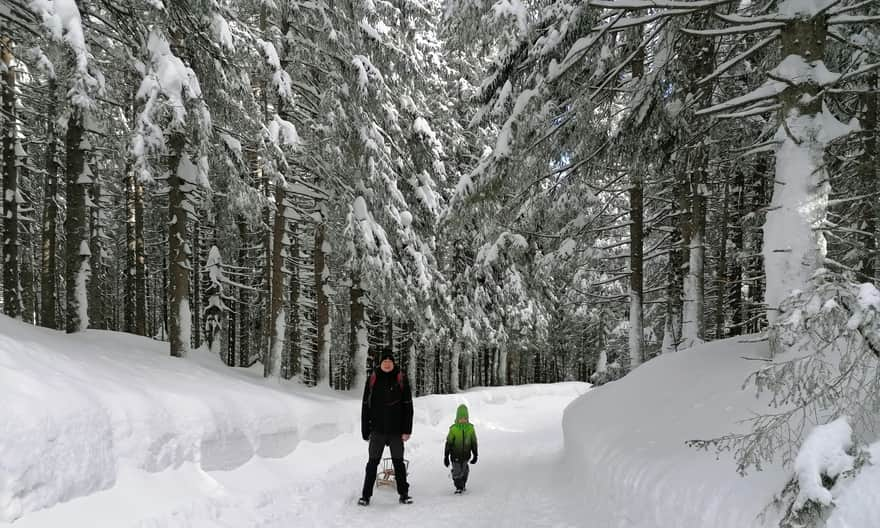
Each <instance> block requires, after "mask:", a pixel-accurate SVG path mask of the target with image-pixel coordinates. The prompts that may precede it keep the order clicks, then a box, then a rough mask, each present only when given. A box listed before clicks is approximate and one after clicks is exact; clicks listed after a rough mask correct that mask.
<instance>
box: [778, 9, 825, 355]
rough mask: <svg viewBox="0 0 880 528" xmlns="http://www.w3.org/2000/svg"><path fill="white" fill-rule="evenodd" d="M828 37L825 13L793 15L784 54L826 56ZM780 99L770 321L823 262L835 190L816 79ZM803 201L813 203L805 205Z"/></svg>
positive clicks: (785, 56)
mask: <svg viewBox="0 0 880 528" xmlns="http://www.w3.org/2000/svg"><path fill="white" fill-rule="evenodd" d="M826 37H827V16H826V15H819V16H813V17H811V18H808V19H800V18H798V19H795V20H793V21H791V22H789V23H788V24H787V26H786V27H785V28H783V29H782V31H781V39H782V54H781V56H782V57H783V60H791V59H792V58H794V57H798V58H802V60H805V61H817V60H822V59H823V58H824V56H825V41H826ZM781 99H782V110H781V113H780V115H779V120H780V125H779V129H778V132H777V136H778V137H781V138H782V141H781V143H780V144H779V146H778V147H777V150H776V178H775V182H776V185H775V187H774V188H773V198H772V200H771V202H770V208H769V210H768V212H767V217H766V220H765V222H764V247H763V254H764V268H765V270H766V277H767V281H766V289H765V292H764V299H765V302H766V305H767V319H768V320H769V321H770V322H771V323H773V322H774V321H775V320H776V318H777V317H778V315H779V313H780V312H779V310H780V303H781V302H782V301H783V300H784V299H785V298H786V297H787V296H788V295H789V294H790V293H791V292H792V291H793V290H803V289H805V287H806V286H807V283H808V282H809V280H810V277H812V275H813V272H814V271H815V270H817V269H818V268H819V267H821V266H822V263H823V260H824V257H825V237H824V235H823V233H822V232H821V231H819V230H818V229H817V228H818V227H820V226H821V225H822V224H823V223H824V221H825V217H826V211H827V201H828V195H829V193H830V190H831V189H830V185H829V184H828V175H827V172H826V170H825V168H824V167H825V163H824V156H825V142H826V141H827V140H825V139H823V138H820V137H819V132H820V130H819V129H820V127H822V126H824V125H822V124H818V123H817V120H816V119H815V118H816V117H817V115H819V114H821V112H822V102H823V95H822V92H821V88H820V87H819V86H818V85H817V84H815V83H808V82H802V83H799V84H794V83H791V84H789V85H788V86H787V88H786V89H785V91H784V92H783V93H782V95H781ZM805 203H809V204H811V206H810V207H808V208H805V207H803V205H802V204H805ZM771 344H772V340H771Z"/></svg>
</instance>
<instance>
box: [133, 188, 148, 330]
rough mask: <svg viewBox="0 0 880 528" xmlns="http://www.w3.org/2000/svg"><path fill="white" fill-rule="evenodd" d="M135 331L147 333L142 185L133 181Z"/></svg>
mask: <svg viewBox="0 0 880 528" xmlns="http://www.w3.org/2000/svg"><path fill="white" fill-rule="evenodd" d="M134 237H135V240H134V244H135V246H134V254H135V272H134V281H135V308H134V321H135V333H137V335H141V336H145V335H147V257H146V248H145V247H144V186H143V185H142V184H141V183H140V182H138V181H137V180H135V182H134Z"/></svg>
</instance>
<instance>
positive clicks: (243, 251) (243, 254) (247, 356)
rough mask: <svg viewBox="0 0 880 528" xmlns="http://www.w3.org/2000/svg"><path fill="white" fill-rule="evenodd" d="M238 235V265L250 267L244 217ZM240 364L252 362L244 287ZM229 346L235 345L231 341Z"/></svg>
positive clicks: (240, 310) (241, 294)
mask: <svg viewBox="0 0 880 528" xmlns="http://www.w3.org/2000/svg"><path fill="white" fill-rule="evenodd" d="M237 223H238V237H239V241H240V243H241V245H240V246H239V248H238V265H239V266H240V267H242V268H250V265H251V262H250V260H249V258H248V248H247V244H248V231H247V223H246V222H245V220H244V218H239V219H238V222H237ZM238 300H239V302H238V366H240V367H248V366H250V362H251V347H250V339H248V335H249V332H250V319H251V318H250V315H251V314H250V310H251V306H250V294H249V292H248V290H247V289H244V288H242V290H241V291H240V292H239V294H238ZM229 346H233V343H230V344H229Z"/></svg>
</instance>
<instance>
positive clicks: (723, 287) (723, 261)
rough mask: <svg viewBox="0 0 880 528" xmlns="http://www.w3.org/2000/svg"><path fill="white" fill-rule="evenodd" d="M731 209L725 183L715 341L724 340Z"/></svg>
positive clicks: (717, 274)
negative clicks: (728, 225)
mask: <svg viewBox="0 0 880 528" xmlns="http://www.w3.org/2000/svg"><path fill="white" fill-rule="evenodd" d="M729 209H730V185H729V183H728V182H725V183H724V203H723V204H722V206H721V237H720V238H721V247H720V248H719V251H718V265H717V267H716V272H715V273H716V275H715V280H716V292H717V293H716V295H717V298H716V300H715V339H724V338H725V337H726V336H725V329H724V314H725V308H726V301H727V236H728V228H727V224H728V222H729V221H730V218H729Z"/></svg>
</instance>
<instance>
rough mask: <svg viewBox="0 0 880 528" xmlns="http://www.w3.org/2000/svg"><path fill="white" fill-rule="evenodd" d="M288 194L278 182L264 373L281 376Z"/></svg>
mask: <svg viewBox="0 0 880 528" xmlns="http://www.w3.org/2000/svg"><path fill="white" fill-rule="evenodd" d="M286 200H287V193H286V191H285V185H284V184H283V183H280V182H279V183H276V184H275V219H274V223H273V224H272V268H271V270H270V273H271V275H270V282H269V284H270V290H271V301H270V302H271V308H270V310H269V313H270V318H269V332H270V334H269V335H270V338H269V360H268V361H266V363H265V364H264V365H263V376H264V377H266V378H268V377H271V376H280V374H281V355H282V354H283V353H284V337H285V334H286V333H287V331H286V324H287V314H286V313H285V310H284V294H285V293H286V292H285V289H284V286H285V284H284V276H285V273H284V263H285V261H286V260H287V251H286V247H285V245H286V240H285V239H286V238H287V218H286V216H287V215H286V214H285V213H286V209H287V207H286V205H285V204H286V203H287V202H286Z"/></svg>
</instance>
